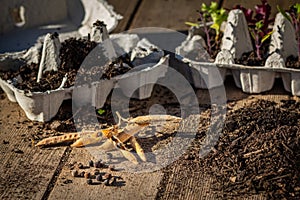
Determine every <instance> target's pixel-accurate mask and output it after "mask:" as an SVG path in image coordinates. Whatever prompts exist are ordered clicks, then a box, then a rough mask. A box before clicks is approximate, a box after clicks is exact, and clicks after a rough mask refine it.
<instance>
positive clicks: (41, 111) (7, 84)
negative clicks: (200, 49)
mask: <svg viewBox="0 0 300 200" xmlns="http://www.w3.org/2000/svg"><path fill="white" fill-rule="evenodd" d="M111 42H112V44H113V47H114V48H115V51H117V52H130V51H133V52H135V51H141V49H143V50H144V51H146V53H144V54H141V53H140V54H136V56H135V57H133V58H132V59H134V60H133V64H135V66H136V67H134V68H133V70H131V71H129V72H127V73H126V74H124V75H119V76H116V77H114V78H112V79H110V80H100V81H98V82H93V83H91V84H89V85H76V87H71V88H64V87H63V85H64V84H63V83H62V85H61V87H60V88H58V89H56V90H51V91H47V92H25V91H23V90H20V89H17V88H16V87H14V84H13V82H14V81H15V80H9V81H4V80H1V79H0V86H1V87H2V89H3V91H4V92H5V93H6V94H7V96H8V98H9V100H11V101H14V102H18V103H19V105H20V106H21V107H22V109H23V110H24V111H25V113H26V115H27V117H28V118H29V119H31V120H35V121H49V120H50V119H51V118H53V117H54V116H55V115H56V113H57V111H58V109H59V107H60V106H61V104H62V102H63V100H65V99H70V98H74V99H76V101H75V103H77V104H80V105H85V104H91V105H93V106H95V107H97V108H101V107H102V106H103V105H104V103H105V101H106V98H107V96H108V94H109V93H110V91H111V90H112V89H113V88H116V87H118V88H121V90H122V91H123V92H124V94H125V95H126V96H128V97H132V98H138V99H144V98H148V97H150V96H151V93H152V89H153V85H154V84H152V83H155V82H156V81H157V80H158V79H159V78H161V77H163V76H164V75H165V73H166V72H167V68H166V66H168V60H169V58H168V57H167V56H166V57H163V52H162V51H161V50H159V49H158V47H155V46H154V45H151V44H150V42H149V41H147V40H146V39H142V40H140V39H139V37H138V36H137V35H134V34H115V35H112V37H111ZM32 48H34V47H32ZM148 48H151V49H155V52H153V50H149V49H148ZM10 55H11V59H10V60H12V62H11V63H9V62H7V63H8V64H11V65H12V67H16V66H15V65H16V64H15V63H16V62H14V61H13V58H15V59H18V57H16V56H14V55H13V54H10ZM18 55H19V54H18ZM29 61H30V60H29ZM19 67H20V66H19ZM58 70H59V69H58ZM149 81H150V82H149ZM147 83H151V84H147ZM140 86H141V87H140ZM133 89H134V90H133ZM74 91H75V92H74Z"/></svg>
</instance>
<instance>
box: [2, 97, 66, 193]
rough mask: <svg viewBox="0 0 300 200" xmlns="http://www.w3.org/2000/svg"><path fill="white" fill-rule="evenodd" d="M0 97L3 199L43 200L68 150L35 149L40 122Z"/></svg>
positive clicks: (63, 148) (62, 148)
mask: <svg viewBox="0 0 300 200" xmlns="http://www.w3.org/2000/svg"><path fill="white" fill-rule="evenodd" d="M0 96H1V98H0V130H1V132H0V142H1V143H0V163H1V164H0V199H41V198H42V197H43V195H44V193H45V191H46V190H47V187H48V185H49V183H50V180H51V178H52V176H53V175H54V173H55V171H56V169H57V166H58V164H59V163H60V160H61V157H62V155H63V153H64V152H65V149H66V148H65V147H60V148H52V149H51V150H41V149H39V148H35V147H32V146H31V140H30V138H31V137H30V136H31V134H34V132H36V131H37V128H38V123H32V122H29V121H28V120H27V119H26V116H25V113H24V112H23V111H22V110H21V108H20V107H19V106H18V105H17V104H16V103H12V102H9V101H8V99H7V98H6V97H5V96H4V94H0Z"/></svg>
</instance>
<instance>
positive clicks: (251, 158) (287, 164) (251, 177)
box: [157, 100, 300, 199]
mask: <svg viewBox="0 0 300 200" xmlns="http://www.w3.org/2000/svg"><path fill="white" fill-rule="evenodd" d="M299 119H300V102H295V101H293V100H289V101H283V102H282V103H281V104H276V103H274V102H269V101H265V100H258V101H254V102H253V103H251V104H250V105H247V106H245V107H243V108H240V109H237V110H232V111H230V112H228V114H227V119H226V121H225V127H224V129H223V135H222V136H221V137H220V138H219V140H218V142H217V144H216V145H215V147H214V148H213V149H212V151H211V152H210V153H209V154H208V155H207V156H206V157H204V158H199V150H200V149H201V144H202V143H203V142H202V141H203V139H204V138H205V137H206V134H207V128H203V127H205V126H207V125H208V124H209V122H208V121H207V119H205V120H202V121H201V122H200V125H199V127H200V131H199V133H198V134H197V137H196V140H195V141H194V143H193V144H192V146H191V148H190V150H189V151H188V152H187V154H186V155H183V156H182V157H181V159H179V160H178V161H176V162H174V163H173V164H172V165H171V166H169V167H167V168H165V169H164V172H165V177H164V178H163V180H162V183H161V187H160V189H159V190H160V191H159V193H158V196H157V198H158V199H161V198H162V197H163V196H164V192H165V191H166V188H165V187H166V186H167V187H170V186H168V184H170V183H169V181H170V180H171V179H170V174H172V173H173V172H174V168H176V169H177V168H178V166H183V167H182V171H180V170H179V171H178V169H177V170H176V171H177V172H178V173H177V175H176V178H174V179H176V180H177V181H174V182H173V183H172V184H174V185H173V186H172V188H173V187H174V188H176V187H177V188H181V187H185V186H184V185H185V184H188V182H189V180H190V179H192V178H194V177H193V176H194V175H193V174H195V173H201V174H207V175H209V176H210V177H212V179H213V180H214V181H213V184H211V185H210V187H211V188H212V189H213V191H214V192H215V194H216V195H217V197H219V198H223V199H232V198H237V197H248V196H252V195H255V194H261V195H263V196H265V197H267V199H299V198H300V120H299ZM201 127H202V128H201ZM178 180H180V181H178ZM187 190H188V188H187ZM168 192H173V191H168ZM174 193H175V194H174V196H176V191H174Z"/></svg>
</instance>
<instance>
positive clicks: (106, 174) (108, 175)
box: [103, 173, 111, 179]
mask: <svg viewBox="0 0 300 200" xmlns="http://www.w3.org/2000/svg"><path fill="white" fill-rule="evenodd" d="M103 178H104V179H110V178H111V174H109V173H105V174H104V176H103Z"/></svg>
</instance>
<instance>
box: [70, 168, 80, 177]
mask: <svg viewBox="0 0 300 200" xmlns="http://www.w3.org/2000/svg"><path fill="white" fill-rule="evenodd" d="M71 174H72V176H73V177H77V176H78V175H79V174H78V171H77V170H72V172H71Z"/></svg>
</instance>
